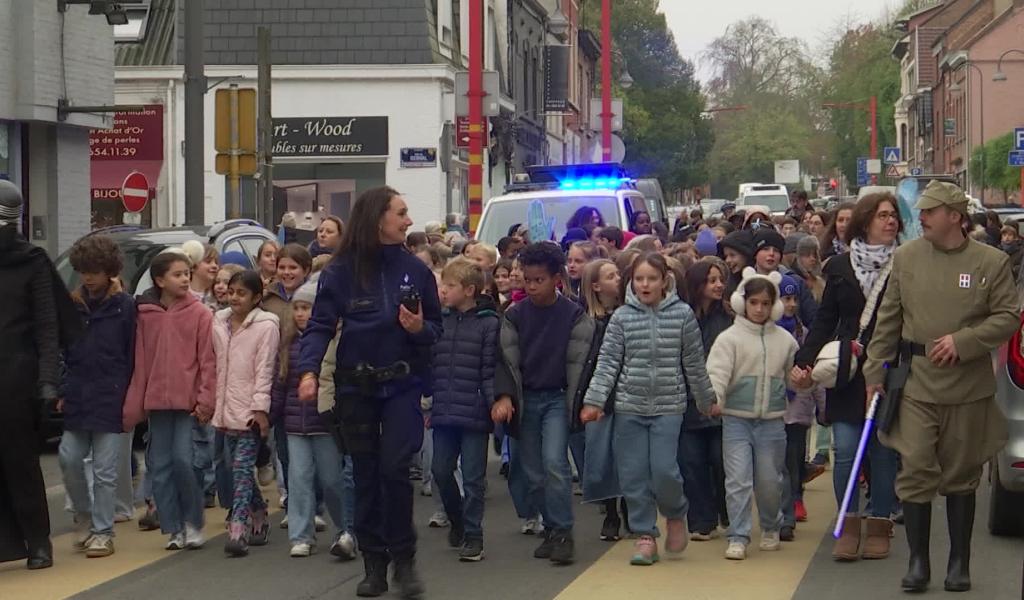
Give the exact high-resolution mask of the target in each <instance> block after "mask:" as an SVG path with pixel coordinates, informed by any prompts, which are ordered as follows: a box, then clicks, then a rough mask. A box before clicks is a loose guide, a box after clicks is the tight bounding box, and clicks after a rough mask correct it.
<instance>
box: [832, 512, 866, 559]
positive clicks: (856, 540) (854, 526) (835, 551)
mask: <svg viewBox="0 0 1024 600" xmlns="http://www.w3.org/2000/svg"><path fill="white" fill-rule="evenodd" d="M860 528H861V519H860V517H859V516H857V515H846V516H845V517H843V535H841V536H839V539H838V540H836V543H835V544H834V545H833V546H832V558H833V559H834V560H839V561H851V560H857V559H858V558H860V533H861V532H860Z"/></svg>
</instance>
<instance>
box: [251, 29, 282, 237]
mask: <svg viewBox="0 0 1024 600" xmlns="http://www.w3.org/2000/svg"><path fill="white" fill-rule="evenodd" d="M257 36H258V37H257V54H256V57H257V58H256V60H257V62H258V67H257V68H258V75H257V86H258V87H259V101H258V102H257V105H258V106H259V113H258V114H257V121H258V125H259V127H258V129H259V149H260V151H259V161H260V163H259V168H260V180H259V182H258V184H257V194H256V198H257V200H256V202H257V206H259V207H261V208H260V209H259V210H260V211H262V217H263V225H264V226H266V228H267V229H269V230H271V231H274V228H275V225H277V224H276V223H274V176H273V158H274V121H273V116H272V115H273V113H272V112H271V111H270V28H269V27H260V28H259V29H258V31H257Z"/></svg>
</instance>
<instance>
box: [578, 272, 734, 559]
mask: <svg viewBox="0 0 1024 600" xmlns="http://www.w3.org/2000/svg"><path fill="white" fill-rule="evenodd" d="M626 281H627V282H628V284H627V286H628V287H627V289H626V304H625V305H624V306H622V307H621V308H619V309H618V310H616V311H615V314H613V315H612V318H611V321H610V322H609V323H608V328H607V331H606V332H605V336H604V341H603V343H602V345H601V352H600V354H599V355H598V359H597V367H596V369H595V371H594V377H593V379H591V382H590V387H589V388H588V390H587V394H586V397H585V398H584V400H583V403H584V408H583V410H582V411H581V415H580V418H581V420H582V421H584V422H587V421H592V420H596V419H599V418H601V417H602V416H603V408H604V405H605V401H606V400H607V398H608V396H609V394H611V393H612V391H614V392H615V413H616V414H615V440H614V448H615V462H616V467H617V471H618V475H619V483H620V485H621V487H622V492H623V495H624V497H625V498H626V505H627V507H628V509H629V517H630V529H631V530H632V531H633V532H634V533H636V534H638V535H639V536H640V537H639V538H638V539H637V541H636V545H635V550H634V555H633V558H632V560H631V563H632V564H635V565H649V564H652V563H653V562H656V561H657V560H658V551H657V543H656V542H655V538H656V537H657V536H658V529H657V526H656V525H655V520H656V518H657V513H658V510H659V509H660V510H661V512H662V513H663V514H664V515H665V516H666V518H667V519H668V536H667V540H666V542H665V548H666V550H667V551H668V552H670V553H678V552H682V551H683V549H685V548H686V544H687V541H688V539H687V533H686V526H685V523H684V518H685V517H686V511H687V508H688V502H687V500H686V496H685V495H684V494H683V478H682V475H680V473H679V464H678V461H677V450H678V447H679V434H680V428H681V427H682V424H683V414H684V413H685V412H686V403H687V400H688V398H687V396H688V394H692V395H693V400H694V401H696V402H697V404H698V406H699V407H701V409H702V411H706V410H707V409H708V407H709V406H710V405H711V404H712V402H713V398H714V392H713V391H712V388H711V381H710V379H709V378H708V374H707V371H706V370H705V368H704V348H703V343H702V341H701V334H700V328H699V327H698V325H697V320H696V318H695V317H694V315H693V311H692V310H691V309H690V307H689V306H688V305H687V304H686V303H685V302H683V301H682V300H680V299H679V296H678V295H677V294H676V292H675V288H676V286H675V282H674V280H673V278H672V276H671V275H670V274H669V269H668V265H667V264H666V263H665V259H664V258H663V257H662V256H661V255H659V254H656V253H649V254H647V255H645V256H643V257H641V258H640V259H639V260H637V262H636V263H635V264H634V266H633V269H632V272H631V273H628V278H627V279H626ZM688 390H689V391H688Z"/></svg>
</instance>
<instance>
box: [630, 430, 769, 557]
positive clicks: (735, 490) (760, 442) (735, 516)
mask: <svg viewBox="0 0 1024 600" xmlns="http://www.w3.org/2000/svg"><path fill="white" fill-rule="evenodd" d="M722 455H723V457H724V460H725V503H726V505H727V506H728V508H729V534H728V535H729V541H730V542H740V543H743V544H749V543H750V531H751V529H752V528H753V520H752V518H751V515H750V511H751V507H752V500H753V498H752V497H756V498H757V512H758V517H759V518H760V521H761V533H762V534H764V533H769V532H774V531H778V530H779V529H780V528H781V527H782V511H781V509H780V507H781V504H782V480H783V475H782V470H783V469H784V468H785V460H786V426H785V424H784V423H783V422H782V419H781V418H780V419H768V420H764V419H745V418H743V417H732V416H728V415H726V416H723V417H722ZM629 517H630V525H632V520H633V515H632V514H631V515H629Z"/></svg>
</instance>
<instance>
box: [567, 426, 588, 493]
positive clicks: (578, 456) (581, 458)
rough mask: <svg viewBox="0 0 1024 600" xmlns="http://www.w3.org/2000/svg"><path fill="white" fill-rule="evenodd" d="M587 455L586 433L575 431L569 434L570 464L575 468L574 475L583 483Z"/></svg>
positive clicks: (584, 431)
mask: <svg viewBox="0 0 1024 600" xmlns="http://www.w3.org/2000/svg"><path fill="white" fill-rule="evenodd" d="M586 454H587V431H586V430H585V429H584V430H583V431H577V432H576V433H570V434H569V455H570V456H572V464H573V465H575V467H576V474H577V475H578V476H579V480H580V481H583V470H584V469H585V468H586V462H587V461H586Z"/></svg>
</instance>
